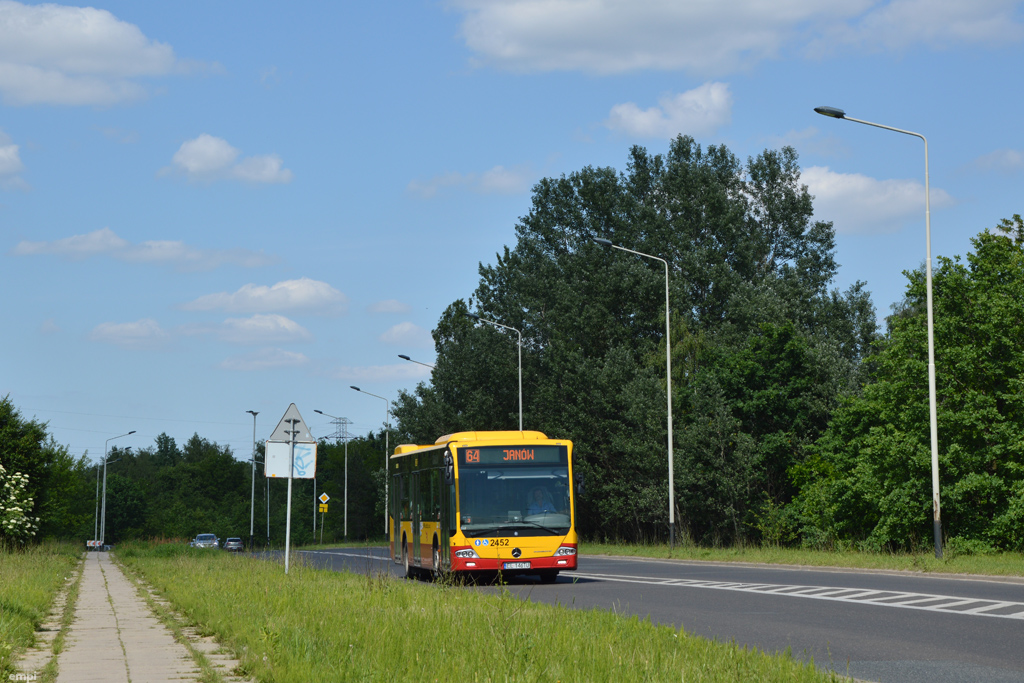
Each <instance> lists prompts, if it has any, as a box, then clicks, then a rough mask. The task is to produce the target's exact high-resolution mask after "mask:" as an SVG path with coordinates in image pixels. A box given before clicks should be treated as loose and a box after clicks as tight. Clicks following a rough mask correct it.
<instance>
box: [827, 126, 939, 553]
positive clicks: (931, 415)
mask: <svg viewBox="0 0 1024 683" xmlns="http://www.w3.org/2000/svg"><path fill="white" fill-rule="evenodd" d="M814 111H816V112H817V113H819V114H821V115H822V116H828V117H830V118H833V119H845V120H847V121H853V122H854V123H863V124H864V125H866V126H874V127H875V128H884V129H885V130H891V131H893V132H896V133H903V134H904V135H912V136H914V137H915V138H921V141H922V142H924V242H925V254H926V256H925V290H926V292H927V294H926V304H927V309H928V419H929V423H930V425H929V426H930V432H931V449H932V531H933V533H934V535H935V557H936V558H937V559H942V516H941V514H940V506H939V418H938V411H937V409H936V397H935V328H934V319H933V315H932V216H931V203H930V199H929V194H930V190H929V185H928V139H927V138H925V136H923V135H921V134H920V133H915V132H913V131H909V130H902V129H900V128H893V127H892V126H883V125H882V124H880V123H872V122H871V121H862V120H861V119H855V118H853V117H851V116H847V115H846V112H845V111H843V110H842V109H837V108H835V107H815V108H814Z"/></svg>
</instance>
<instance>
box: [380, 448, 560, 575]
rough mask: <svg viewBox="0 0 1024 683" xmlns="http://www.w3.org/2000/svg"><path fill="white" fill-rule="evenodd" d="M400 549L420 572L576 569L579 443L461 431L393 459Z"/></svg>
mask: <svg viewBox="0 0 1024 683" xmlns="http://www.w3.org/2000/svg"><path fill="white" fill-rule="evenodd" d="M388 472H389V475H390V476H391V483H390V488H389V492H390V500H389V501H388V514H389V536H390V541H391V556H392V558H393V559H394V561H395V562H396V563H401V564H404V566H405V572H406V576H412V575H414V574H415V573H417V572H420V571H430V572H433V573H435V574H436V573H441V572H447V571H453V572H481V573H488V572H499V571H500V572H502V574H503V575H504V576H509V575H515V574H534V575H538V576H539V577H540V579H541V581H543V582H551V581H554V580H555V578H556V577H557V576H558V572H560V571H562V570H574V569H576V557H577V556H576V549H577V545H578V539H577V536H576V515H575V491H574V489H573V481H574V480H573V470H572V442H571V441H569V440H567V439H549V438H547V436H545V435H544V434H542V433H541V432H533V431H524V432H515V431H508V432H459V433H457V434H448V435H446V436H442V437H441V438H439V439H438V440H437V441H436V442H435V444H434V445H432V446H416V445H409V444H405V445H401V446H398V447H397V448H396V449H395V453H394V455H392V456H391V457H390V458H389V463H388Z"/></svg>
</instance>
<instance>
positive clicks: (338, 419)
mask: <svg viewBox="0 0 1024 683" xmlns="http://www.w3.org/2000/svg"><path fill="white" fill-rule="evenodd" d="M313 412H314V413H320V414H321V415H323V416H324V417H329V418H331V419H332V420H334V421H335V422H336V423H338V424H339V425H343V424H348V419H347V418H344V417H335V416H334V415H330V414H328V413H325V412H324V411H322V410H314V411H313ZM343 441H344V442H345V540H346V541H347V540H348V430H347V429H346V431H345V437H344V439H343ZM385 465H386V462H385ZM384 469H385V478H386V476H387V471H386V470H387V467H385V468H384ZM313 495H314V496H316V491H315V490H314V491H313ZM384 508H385V510H384V511H385V512H387V503H385V504H384ZM384 523H385V525H386V524H387V521H386V518H385V522H384ZM320 533H321V535H322V534H323V525H321V526H320Z"/></svg>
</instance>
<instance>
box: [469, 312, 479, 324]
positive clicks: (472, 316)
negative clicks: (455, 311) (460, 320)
mask: <svg viewBox="0 0 1024 683" xmlns="http://www.w3.org/2000/svg"><path fill="white" fill-rule="evenodd" d="M466 317H467V318H469V319H470V320H475V321H476V322H480V316H478V315H477V314H476V313H467V314H466Z"/></svg>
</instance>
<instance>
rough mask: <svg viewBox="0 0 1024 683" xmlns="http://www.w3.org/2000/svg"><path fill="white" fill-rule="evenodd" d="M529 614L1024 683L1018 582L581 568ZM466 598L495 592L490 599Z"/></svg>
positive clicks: (531, 588) (340, 560)
mask: <svg viewBox="0 0 1024 683" xmlns="http://www.w3.org/2000/svg"><path fill="white" fill-rule="evenodd" d="M302 554H303V555H304V556H305V558H306V559H307V560H309V561H310V562H311V563H312V564H315V565H319V566H323V567H325V568H331V569H336V570H342V569H347V570H349V571H355V572H361V573H365V572H367V571H386V572H389V573H391V574H394V575H396V576H397V575H400V573H401V572H400V568H399V567H398V566H397V565H395V564H393V563H392V562H391V561H390V559H389V558H388V557H387V549H386V548H348V549H334V550H323V551H303V553H302ZM509 588H510V589H511V590H513V591H515V592H516V593H518V594H519V595H521V596H523V597H528V598H529V599H531V600H534V601H538V602H548V603H555V602H559V603H560V604H562V605H573V606H575V607H577V608H591V607H599V608H604V609H614V610H615V611H617V612H620V613H627V614H636V615H639V616H641V617H649V618H650V619H651V620H652V621H653V622H656V623H660V624H670V625H673V626H676V627H680V626H681V627H683V628H684V629H685V630H686V631H687V632H689V633H694V634H698V635H701V636H705V637H707V638H712V639H716V640H719V641H732V640H734V641H736V642H737V643H738V644H740V645H745V646H748V647H756V648H758V649H760V650H763V651H767V652H784V651H786V650H787V649H788V650H789V651H790V652H792V653H793V655H794V656H795V657H797V658H800V659H803V660H811V659H813V661H814V662H815V664H817V665H818V666H820V667H829V668H832V669H833V670H835V671H836V672H838V673H840V674H844V675H848V676H852V677H854V678H857V679H861V680H865V681H879V682H880V683H925V682H927V683H1009V682H1010V681H1013V682H1015V683H1016V682H1020V681H1024V581H1020V580H997V579H983V578H980V577H969V578H958V577H952V576H949V575H943V576H933V575H920V574H907V573H903V572H875V571H861V570H823V569H804V568H797V567H773V566H767V565H737V564H719V563H710V562H688V561H672V560H646V559H637V558H616V557H607V556H602V557H586V556H583V557H581V558H580V569H579V571H577V572H566V573H563V574H562V575H561V576H559V578H558V581H557V582H556V583H554V584H550V585H543V584H540V583H537V582H536V581H534V580H533V579H532V577H522V578H520V579H518V580H512V581H511V582H510V585H509ZM466 590H495V589H494V588H493V587H486V586H484V587H476V588H467V589H466Z"/></svg>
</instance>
